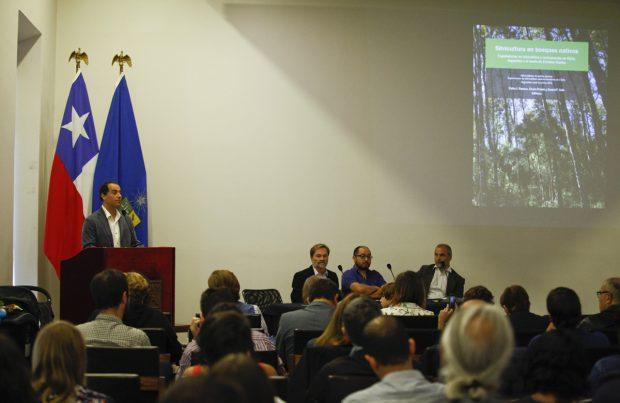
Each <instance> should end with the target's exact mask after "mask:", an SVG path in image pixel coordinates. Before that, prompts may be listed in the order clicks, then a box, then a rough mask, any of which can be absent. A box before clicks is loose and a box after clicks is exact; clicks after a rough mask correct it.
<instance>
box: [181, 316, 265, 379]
mask: <svg viewBox="0 0 620 403" xmlns="http://www.w3.org/2000/svg"><path fill="white" fill-rule="evenodd" d="M197 342H198V347H199V348H200V352H201V356H202V357H203V358H204V363H203V364H202V365H195V366H192V367H190V368H188V369H187V370H186V371H185V373H184V376H192V375H199V374H201V373H206V372H208V369H209V367H212V366H213V365H215V363H216V362H218V361H219V360H220V359H221V358H222V357H224V356H226V355H228V354H231V353H241V354H246V355H248V356H250V355H251V353H252V351H253V344H252V336H251V329H250V323H249V322H248V320H247V318H246V317H244V316H243V315H242V314H240V313H239V312H234V311H229V310H228V311H225V312H216V313H214V312H211V314H209V316H207V318H206V319H205V321H204V324H203V325H202V329H201V330H200V332H199V333H198V338H197ZM259 365H260V366H261V368H262V369H263V370H264V371H265V373H266V374H268V375H277V373H276V371H275V369H274V368H273V367H271V366H270V365H267V364H263V363H260V364H259Z"/></svg>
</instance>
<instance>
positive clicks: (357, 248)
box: [353, 245, 370, 256]
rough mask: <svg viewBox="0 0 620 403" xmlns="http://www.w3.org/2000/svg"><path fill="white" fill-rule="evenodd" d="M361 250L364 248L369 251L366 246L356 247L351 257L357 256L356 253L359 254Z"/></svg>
mask: <svg viewBox="0 0 620 403" xmlns="http://www.w3.org/2000/svg"><path fill="white" fill-rule="evenodd" d="M362 248H366V249H368V250H370V248H369V247H368V246H365V245H360V246H356V247H355V249H353V256H355V255H357V252H359V250H360V249H362Z"/></svg>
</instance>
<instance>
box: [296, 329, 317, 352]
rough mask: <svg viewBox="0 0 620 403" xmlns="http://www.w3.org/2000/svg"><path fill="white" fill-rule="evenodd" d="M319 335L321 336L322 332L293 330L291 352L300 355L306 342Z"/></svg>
mask: <svg viewBox="0 0 620 403" xmlns="http://www.w3.org/2000/svg"><path fill="white" fill-rule="evenodd" d="M321 334H323V331H322V330H307V329H295V330H294V333H293V352H294V353H295V355H302V354H303V353H304V349H305V348H306V346H307V345H308V342H309V341H310V340H312V339H316V338H317V337H319V336H320V335H321Z"/></svg>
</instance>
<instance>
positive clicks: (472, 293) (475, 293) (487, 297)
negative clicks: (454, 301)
mask: <svg viewBox="0 0 620 403" xmlns="http://www.w3.org/2000/svg"><path fill="white" fill-rule="evenodd" d="M472 299H479V300H481V301H484V302H486V303H488V304H493V303H494V302H493V294H492V293H491V291H489V289H488V288H486V287H485V286H483V285H477V286H475V287H471V288H470V289H469V290H467V291H465V294H463V302H466V301H469V300H472Z"/></svg>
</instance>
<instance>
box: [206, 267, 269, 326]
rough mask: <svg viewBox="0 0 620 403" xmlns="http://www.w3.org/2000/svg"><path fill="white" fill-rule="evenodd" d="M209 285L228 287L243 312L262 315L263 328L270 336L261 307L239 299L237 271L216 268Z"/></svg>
mask: <svg viewBox="0 0 620 403" xmlns="http://www.w3.org/2000/svg"><path fill="white" fill-rule="evenodd" d="M207 285H208V286H209V288H215V289H217V288H226V289H228V290H229V291H230V292H231V293H232V295H233V296H234V297H235V301H237V307H238V308H239V310H240V311H241V313H243V314H245V315H260V325H261V326H260V327H261V328H262V329H263V332H264V333H265V334H266V335H267V336H269V332H268V330H267V323H266V322H265V318H263V313H262V312H261V311H260V308H259V307H258V306H256V305H251V304H246V303H245V302H242V301H239V299H240V298H241V296H240V295H239V293H240V292H241V285H240V284H239V280H238V279H237V276H235V273H233V272H232V271H230V270H227V269H221V270H214V271H213V273H211V275H210V276H209V279H208V280H207Z"/></svg>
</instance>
